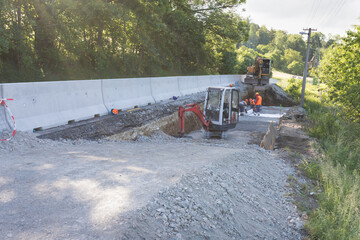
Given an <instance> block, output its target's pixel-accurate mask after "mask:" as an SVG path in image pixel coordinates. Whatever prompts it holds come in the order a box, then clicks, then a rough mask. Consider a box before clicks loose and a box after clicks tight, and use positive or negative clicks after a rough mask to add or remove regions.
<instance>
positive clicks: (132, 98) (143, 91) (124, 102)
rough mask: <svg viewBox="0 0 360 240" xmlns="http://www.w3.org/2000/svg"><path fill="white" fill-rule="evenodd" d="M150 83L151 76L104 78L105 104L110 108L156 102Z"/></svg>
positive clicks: (130, 106)
mask: <svg viewBox="0 0 360 240" xmlns="http://www.w3.org/2000/svg"><path fill="white" fill-rule="evenodd" d="M150 84H151V82H150V78H122V79H104V80H102V89H103V97H104V104H105V106H106V107H107V108H108V109H109V110H110V109H112V108H116V109H126V108H133V107H135V106H142V105H147V104H148V103H154V102H155V101H154V98H153V97H152V95H151V85H150ZM176 84H177V82H176Z"/></svg>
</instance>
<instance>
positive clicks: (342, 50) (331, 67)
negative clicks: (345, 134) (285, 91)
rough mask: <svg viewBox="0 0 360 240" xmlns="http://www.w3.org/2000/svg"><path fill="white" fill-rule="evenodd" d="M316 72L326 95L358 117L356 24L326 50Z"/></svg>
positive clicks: (359, 78)
mask: <svg viewBox="0 0 360 240" xmlns="http://www.w3.org/2000/svg"><path fill="white" fill-rule="evenodd" d="M323 59H324V60H323V61H322V62H321V64H320V66H319V69H318V70H317V73H316V75H317V76H318V78H319V79H320V81H322V82H324V83H325V84H326V85H327V86H328V88H327V93H328V94H329V97H330V99H331V100H332V101H333V102H335V103H336V104H337V105H339V106H340V107H341V108H343V110H344V112H345V113H346V115H347V116H349V117H350V118H351V119H352V120H354V121H358V122H359V121H360V94H359V92H360V61H359V59H360V26H358V27H356V29H355V31H349V32H348V33H347V37H345V38H343V41H342V43H340V44H336V45H334V46H333V47H332V48H330V49H329V51H327V52H326V54H325V56H324V58H323Z"/></svg>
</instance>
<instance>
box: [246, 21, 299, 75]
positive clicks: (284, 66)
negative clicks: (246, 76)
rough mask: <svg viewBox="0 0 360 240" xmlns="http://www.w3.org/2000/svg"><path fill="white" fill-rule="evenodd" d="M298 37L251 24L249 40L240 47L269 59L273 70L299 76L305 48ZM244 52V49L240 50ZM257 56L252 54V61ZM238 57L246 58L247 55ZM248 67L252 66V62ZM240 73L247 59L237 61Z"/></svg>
mask: <svg viewBox="0 0 360 240" xmlns="http://www.w3.org/2000/svg"><path fill="white" fill-rule="evenodd" d="M305 45H306V44H305V42H304V40H303V39H302V37H301V36H300V35H295V34H287V33H286V32H284V31H275V30H268V29H267V28H266V27H265V26H261V27H259V26H258V25H256V24H254V23H251V24H250V32H249V40H248V41H246V42H243V43H242V46H245V47H247V48H250V49H253V50H255V51H256V52H258V53H260V54H257V55H262V56H264V57H267V58H270V59H271V65H272V67H273V68H275V69H277V70H280V71H284V72H287V73H291V74H295V75H301V74H302V73H303V68H304V60H305V52H306V46H305ZM242 50H243V51H244V50H245V49H244V48H242ZM257 55H254V54H252V56H254V59H255V57H256V56H257ZM240 56H248V51H247V53H243V54H240ZM254 59H253V60H252V63H250V64H249V65H248V66H250V65H252V64H253V62H254ZM239 61H240V66H241V71H240V72H243V69H244V67H243V64H244V62H247V59H243V60H241V59H239Z"/></svg>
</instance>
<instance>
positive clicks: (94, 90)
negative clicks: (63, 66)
mask: <svg viewBox="0 0 360 240" xmlns="http://www.w3.org/2000/svg"><path fill="white" fill-rule="evenodd" d="M3 90H4V96H5V97H10V96H11V98H14V99H15V100H14V101H8V102H7V103H8V106H9V107H10V109H11V111H12V112H13V114H14V117H15V121H16V125H17V129H18V130H23V131H32V130H33V129H34V128H45V127H46V128H49V127H53V126H58V125H62V124H67V123H68V121H79V120H83V119H87V118H90V117H93V116H94V115H95V114H100V115H101V114H106V113H107V110H106V108H105V106H104V104H103V100H102V92H101V80H94V81H88V80H84V81H67V82H34V83H15V84H4V85H3Z"/></svg>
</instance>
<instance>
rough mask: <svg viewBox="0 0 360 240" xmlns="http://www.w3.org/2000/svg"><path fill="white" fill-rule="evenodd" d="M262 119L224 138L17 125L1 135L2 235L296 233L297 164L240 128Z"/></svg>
mask: <svg viewBox="0 0 360 240" xmlns="http://www.w3.org/2000/svg"><path fill="white" fill-rule="evenodd" d="M268 111H273V110H272V108H269V110H268ZM274 111H275V112H276V113H277V112H278V109H275V110H274ZM269 114H270V113H269ZM270 117H271V118H270ZM272 117H273V115H269V117H268V119H270V120H272ZM244 119H245V118H244ZM261 119H262V121H263V122H268V121H270V120H267V119H266V114H264V117H263V118H261V117H258V118H256V117H253V120H251V119H250V120H249V117H248V118H246V120H244V121H243V125H239V127H237V128H235V129H233V130H231V131H229V132H228V134H227V138H226V139H204V138H203V137H202V136H203V133H202V131H201V130H198V131H195V132H192V133H191V134H189V135H188V137H187V138H182V139H179V138H173V137H171V136H169V135H167V134H165V133H163V132H162V131H161V130H156V131H154V132H153V133H152V135H151V136H146V135H141V136H138V137H137V138H136V141H124V140H108V139H98V140H97V141H89V140H84V139H78V140H69V139H61V138H59V140H58V141H53V140H50V139H39V138H37V137H36V136H37V134H36V133H35V134H34V133H23V132H18V133H17V135H15V138H14V139H13V140H12V141H10V142H3V143H0V165H1V166H2V167H1V168H0V239H301V238H302V237H303V235H302V234H303V222H302V220H301V217H300V216H299V213H298V211H297V209H296V206H295V205H294V204H293V203H292V201H293V199H292V198H291V196H290V194H289V192H290V191H291V189H289V188H288V186H287V185H288V176H289V175H293V174H295V173H294V171H295V170H294V169H293V168H292V167H291V165H290V164H289V163H288V161H287V160H286V159H284V158H283V156H285V154H281V153H282V152H281V151H282V150H276V151H272V152H271V151H266V150H264V149H262V148H260V147H259V146H257V145H253V144H249V142H251V140H252V133H253V131H246V129H243V128H244V125H245V126H246V124H247V123H248V122H251V121H254V122H256V121H257V120H259V121H260V120H261ZM263 130H264V129H263V128H259V129H258V131H260V132H263ZM265 130H266V129H265Z"/></svg>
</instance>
